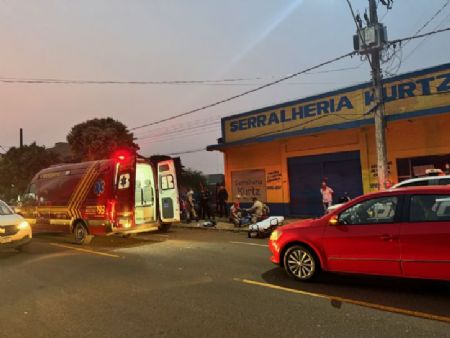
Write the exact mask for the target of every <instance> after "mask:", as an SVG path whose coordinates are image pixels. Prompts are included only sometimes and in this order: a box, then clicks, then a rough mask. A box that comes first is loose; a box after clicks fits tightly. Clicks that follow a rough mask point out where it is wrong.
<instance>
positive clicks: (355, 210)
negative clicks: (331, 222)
mask: <svg viewBox="0 0 450 338" xmlns="http://www.w3.org/2000/svg"><path fill="white" fill-rule="evenodd" d="M397 204H398V198H397V197H396V196H388V197H381V198H374V199H370V200H367V201H364V202H361V203H358V204H355V205H354V206H352V207H350V208H348V209H347V210H345V211H343V212H342V213H341V214H340V215H339V223H341V224H347V225H362V224H385V223H393V222H394V220H395V214H396V211H397Z"/></svg>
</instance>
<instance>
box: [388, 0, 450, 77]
mask: <svg viewBox="0 0 450 338" xmlns="http://www.w3.org/2000/svg"><path fill="white" fill-rule="evenodd" d="M449 4H450V0H447V1H446V2H445V3H444V4H443V5H442V6H441V7H440V8H439V9H438V10H437V11H436V12H435V13H434V14H433V15H432V16H431V17H430V19H428V20H427V21H426V22H425V23H424V24H423V25H422V26H421V27H420V28H419V29H417V31H416V32H415V33H414V35H413V36H417V35H418V34H419V33H420V32H422V30H424V29H425V28H426V27H427V26H428V25H429V24H430V23H431V22H432V21H433V20H434V19H435V18H436V17H437V16H438V15H439V14H440V13H441V12H442V11H443V10H444V9H445V8H446V7H447V6H448V5H449ZM447 18H448V16H447ZM447 18H445V19H444V20H443V21H445V20H446V19H447ZM441 24H442V22H441ZM439 26H440V25H438V26H436V27H435V28H434V29H437V28H438V27H439ZM424 41H425V40H422V42H420V43H419V44H418V45H417V46H416V47H415V48H414V49H413V50H412V51H411V52H410V53H409V54H408V55H407V56H406V57H405V59H403V49H404V47H406V46H407V45H408V43H409V42H411V40H409V41H406V42H405V43H404V44H401V45H400V47H399V48H398V49H397V50H396V51H394V52H393V53H392V55H391V56H390V57H388V58H387V60H386V61H385V63H388V62H390V61H391V60H392V61H393V60H394V59H395V58H397V59H398V64H397V66H396V68H395V70H394V68H393V67H394V66H393V62H391V65H390V66H388V69H387V70H385V72H386V74H387V75H389V76H394V75H396V74H397V73H398V71H399V70H400V68H401V66H402V63H403V62H404V61H406V60H407V59H408V58H409V57H410V56H411V54H413V53H414V52H415V51H416V50H417V48H419V47H420V45H421V44H422V43H423V42H424ZM394 48H395V45H394ZM399 53H400V56H399V55H398V54H399Z"/></svg>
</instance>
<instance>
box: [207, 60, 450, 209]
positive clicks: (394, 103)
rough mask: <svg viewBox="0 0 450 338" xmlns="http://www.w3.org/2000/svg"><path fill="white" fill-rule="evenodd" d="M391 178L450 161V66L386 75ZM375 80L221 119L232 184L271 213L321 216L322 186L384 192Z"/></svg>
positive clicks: (227, 173)
mask: <svg viewBox="0 0 450 338" xmlns="http://www.w3.org/2000/svg"><path fill="white" fill-rule="evenodd" d="M383 86H384V90H383V95H384V101H385V114H386V122H387V129H386V139H387V151H388V162H389V176H390V177H389V179H390V180H391V181H392V182H398V181H401V180H405V179H408V178H411V177H417V176H421V175H424V174H425V171H426V169H429V168H440V169H444V168H445V166H446V164H448V163H450V63H448V64H443V65H439V66H435V67H431V68H427V69H422V70H418V71H414V72H410V73H407V74H403V75H399V76H395V77H392V78H388V79H385V80H384V85H383ZM373 110H374V95H373V91H372V87H371V84H370V83H369V82H367V83H362V84H360V85H355V86H351V87H347V88H343V89H339V90H335V91H332V92H327V93H323V94H320V95H315V96H310V97H306V98H303V99H299V100H295V101H290V102H285V103H280V104H278V105H274V106H270V107H264V108H261V109H257V110H253V111H250V112H246V113H242V114H237V115H232V116H228V117H225V118H223V119H222V138H221V139H219V142H218V144H215V145H211V146H209V147H208V148H207V149H208V150H210V151H213V150H217V151H221V152H223V154H224V163H225V164H224V166H225V168H224V171H225V183H226V188H227V189H228V191H229V192H231V193H232V195H233V196H236V195H237V194H240V195H242V196H243V202H249V201H250V199H251V197H252V196H257V197H259V198H260V199H261V200H262V201H265V202H267V203H268V204H269V205H270V207H271V211H272V214H282V215H297V216H303V215H319V214H321V213H322V205H321V195H320V184H321V181H322V180H324V179H326V180H327V182H328V184H329V185H330V186H331V187H332V188H333V189H334V191H335V197H336V198H339V197H340V196H342V195H344V193H346V192H347V193H348V194H349V196H350V197H356V196H358V195H361V194H363V193H367V192H370V191H373V190H377V189H378V179H377V158H376V146H375V134H374V120H373Z"/></svg>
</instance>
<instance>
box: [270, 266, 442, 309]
mask: <svg viewBox="0 0 450 338" xmlns="http://www.w3.org/2000/svg"><path fill="white" fill-rule="evenodd" d="M262 278H263V279H264V281H265V282H267V283H270V284H274V285H278V286H282V287H285V288H290V289H296V290H301V291H307V292H312V293H318V294H323V295H327V296H330V297H341V298H348V299H352V300H356V301H362V302H368V303H373V304H379V305H383V306H390V307H396V308H402V309H406V310H410V311H419V312H425V313H430V314H434V315H439V316H450V282H442V281H430V280H417V279H406V278H390V277H379V276H362V275H344V274H332V273H322V274H321V275H320V276H319V278H318V279H317V280H316V281H314V282H310V283H304V282H297V281H295V280H293V279H291V278H289V277H288V276H287V275H286V273H285V272H284V270H282V269H281V268H275V269H272V270H269V271H267V272H265V273H264V274H263V275H262ZM337 303H339V302H337ZM330 304H331V306H333V307H338V308H339V306H338V305H339V304H336V302H335V301H331V302H330Z"/></svg>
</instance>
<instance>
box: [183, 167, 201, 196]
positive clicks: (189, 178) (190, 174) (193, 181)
mask: <svg viewBox="0 0 450 338" xmlns="http://www.w3.org/2000/svg"><path fill="white" fill-rule="evenodd" d="M181 186H182V187H184V188H192V189H194V190H198V189H199V188H200V186H206V177H205V175H204V174H203V173H202V172H201V171H199V170H194V169H191V168H184V167H183V169H182V170H181Z"/></svg>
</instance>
